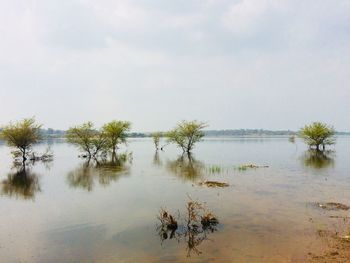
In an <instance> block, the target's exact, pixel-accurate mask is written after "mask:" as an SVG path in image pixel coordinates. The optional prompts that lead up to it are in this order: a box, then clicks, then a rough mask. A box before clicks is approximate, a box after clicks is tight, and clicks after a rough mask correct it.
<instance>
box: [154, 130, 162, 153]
mask: <svg viewBox="0 0 350 263" xmlns="http://www.w3.org/2000/svg"><path fill="white" fill-rule="evenodd" d="M151 136H152V139H153V143H154V147H156V150H157V151H158V149H159V142H160V138H161V137H162V136H163V133H162V132H154V133H152V134H151Z"/></svg>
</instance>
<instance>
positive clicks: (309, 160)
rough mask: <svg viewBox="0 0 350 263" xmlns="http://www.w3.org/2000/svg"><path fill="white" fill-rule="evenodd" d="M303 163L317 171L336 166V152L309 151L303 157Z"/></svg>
mask: <svg viewBox="0 0 350 263" xmlns="http://www.w3.org/2000/svg"><path fill="white" fill-rule="evenodd" d="M302 162H303V164H304V165H305V166H306V167H311V168H315V169H322V168H327V167H329V166H332V167H333V166H334V152H333V151H320V150H314V149H309V150H308V151H306V152H305V153H304V155H303V156H302Z"/></svg>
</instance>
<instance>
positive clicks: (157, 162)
mask: <svg viewBox="0 0 350 263" xmlns="http://www.w3.org/2000/svg"><path fill="white" fill-rule="evenodd" d="M153 164H154V165H155V166H162V165H163V162H162V160H161V159H160V156H159V152H158V151H155V153H154V156H153Z"/></svg>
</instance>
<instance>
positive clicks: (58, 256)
mask: <svg viewBox="0 0 350 263" xmlns="http://www.w3.org/2000/svg"><path fill="white" fill-rule="evenodd" d="M48 144H49V145H50V146H51V149H52V150H53V152H54V161H53V162H51V163H45V164H44V163H40V162H37V163H35V164H34V165H29V164H28V165H27V167H26V179H25V180H24V179H21V172H22V173H23V171H21V168H13V167H12V166H13V163H12V159H11V155H10V151H11V150H10V149H9V148H8V147H7V146H5V145H4V144H1V145H0V178H1V182H2V184H1V196H0V262H61V263H62V262H304V261H306V260H307V258H308V253H309V252H312V253H316V254H317V253H318V252H321V251H322V250H323V249H325V247H326V245H327V244H326V242H325V240H324V239H323V238H322V236H321V235H320V232H321V231H323V230H327V229H334V228H339V231H344V229H343V227H342V226H343V225H342V222H341V220H339V219H337V218H330V216H332V215H336V216H343V215H348V214H347V213H348V212H347V211H328V210H324V209H321V208H320V207H318V205H316V203H319V202H320V203H326V202H340V203H344V204H348V205H350V162H349V156H350V137H346V136H344V137H339V138H338V139H337V144H336V145H335V146H333V147H331V148H332V149H333V150H334V152H332V153H329V154H328V155H326V156H315V155H313V154H310V153H308V152H307V148H306V147H305V146H304V144H303V143H302V142H301V141H299V140H297V141H296V142H295V143H291V142H289V141H288V138H224V139H217V138H213V139H210V138H207V139H205V140H204V141H203V142H201V143H199V144H198V145H197V147H196V148H195V150H194V153H193V156H192V157H191V158H190V159H188V158H187V157H186V156H184V157H181V156H180V153H181V152H180V150H179V149H177V148H176V147H174V146H167V147H165V151H159V152H158V153H156V152H155V150H154V146H153V143H152V141H151V139H130V140H129V143H128V145H127V146H126V147H123V149H120V150H119V151H120V153H124V152H128V153H132V157H131V156H128V158H126V160H120V161H119V162H118V165H117V166H115V165H113V164H111V163H108V162H103V163H99V164H96V163H94V162H93V161H91V162H90V163H89V164H87V163H86V161H85V160H84V159H81V158H78V155H79V151H78V150H77V149H76V148H75V147H74V146H72V145H69V144H67V143H65V142H64V141H56V142H50V143H49V142H48V143H44V144H41V145H39V146H38V147H36V148H35V149H36V150H38V151H43V150H44V149H45V148H46V147H47V145H48ZM247 163H252V164H256V165H261V166H268V167H261V168H248V169H238V168H237V167H238V166H239V165H242V164H247ZM16 173H17V174H16ZM206 180H211V181H213V180H215V181H220V182H225V183H228V184H229V187H225V188H210V187H206V186H203V185H200V184H199V183H200V182H204V181H206ZM189 198H192V200H194V201H198V202H200V203H202V204H203V205H204V206H205V208H206V209H207V210H208V211H209V210H210V211H211V212H212V213H213V214H215V217H216V218H217V219H218V221H219V224H218V225H216V226H215V227H214V228H213V229H209V230H208V229H207V230H205V231H204V230H199V231H197V232H191V233H188V232H186V227H185V225H186V224H184V223H181V222H186V205H187V203H188V202H189V200H190V199H189ZM161 208H164V209H167V210H168V211H169V212H170V213H172V214H173V215H176V216H177V220H178V223H179V229H178V230H177V231H176V233H174V234H173V235H171V233H165V232H164V231H163V232H162V231H161V230H160V228H159V224H160V223H159V220H158V218H157V216H158V214H159V211H160V209H161Z"/></svg>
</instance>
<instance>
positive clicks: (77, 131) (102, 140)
mask: <svg viewBox="0 0 350 263" xmlns="http://www.w3.org/2000/svg"><path fill="white" fill-rule="evenodd" d="M66 138H67V141H68V142H70V143H72V144H75V145H77V146H78V147H79V148H80V149H81V150H82V151H83V152H84V153H85V154H86V155H87V157H89V158H91V157H93V158H95V157H96V156H97V155H98V154H99V153H100V152H101V151H104V150H105V149H106V148H107V140H106V136H105V135H104V133H103V132H101V131H98V130H96V129H95V128H94V125H93V123H92V122H87V123H84V124H82V125H79V126H75V127H71V128H69V129H68V131H67V133H66Z"/></svg>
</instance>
